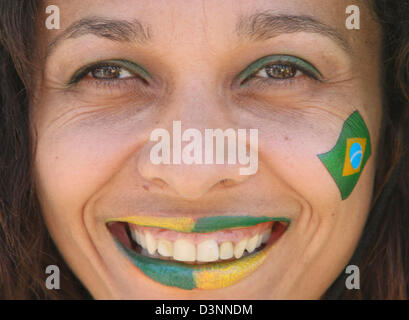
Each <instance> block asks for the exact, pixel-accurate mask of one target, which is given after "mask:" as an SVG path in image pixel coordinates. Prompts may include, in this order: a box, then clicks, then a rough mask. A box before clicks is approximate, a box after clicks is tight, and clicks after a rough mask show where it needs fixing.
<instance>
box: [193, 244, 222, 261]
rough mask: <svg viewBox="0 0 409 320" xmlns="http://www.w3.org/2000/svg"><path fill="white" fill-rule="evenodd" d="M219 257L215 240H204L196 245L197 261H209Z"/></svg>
mask: <svg viewBox="0 0 409 320" xmlns="http://www.w3.org/2000/svg"><path fill="white" fill-rule="evenodd" d="M218 259H219V246H218V245H217V242H216V241H215V240H206V241H203V242H201V243H199V244H198V245H197V261H201V262H211V261H216V260H218Z"/></svg>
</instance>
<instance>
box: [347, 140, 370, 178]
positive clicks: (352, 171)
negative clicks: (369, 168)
mask: <svg viewBox="0 0 409 320" xmlns="http://www.w3.org/2000/svg"><path fill="white" fill-rule="evenodd" d="M354 143H359V144H360V145H361V147H362V159H363V158H364V154H365V147H366V138H350V139H347V150H346V152H345V161H344V170H343V171H342V176H351V175H353V174H355V173H358V172H359V171H361V166H362V161H361V163H360V164H359V167H358V168H356V169H354V168H353V167H352V165H351V161H350V154H349V152H350V150H351V146H352V145H353V144H354Z"/></svg>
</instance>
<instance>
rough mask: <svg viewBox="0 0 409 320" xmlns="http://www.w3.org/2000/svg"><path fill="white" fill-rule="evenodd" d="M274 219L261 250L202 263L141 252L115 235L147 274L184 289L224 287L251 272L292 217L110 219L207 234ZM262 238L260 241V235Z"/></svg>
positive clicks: (154, 278) (134, 261)
mask: <svg viewBox="0 0 409 320" xmlns="http://www.w3.org/2000/svg"><path fill="white" fill-rule="evenodd" d="M271 221H273V222H275V224H273V228H272V230H271V232H272V233H271V236H270V238H269V239H268V240H267V241H266V242H265V244H264V245H262V246H260V249H259V251H257V250H256V251H254V252H252V253H250V254H248V255H247V256H245V257H241V258H238V259H236V260H229V261H227V260H226V261H218V262H210V263H201V264H191V263H184V262H179V261H174V260H168V259H166V260H164V259H159V258H155V257H150V256H147V255H146V254H142V253H141V251H139V250H140V248H139V249H136V248H134V250H132V249H131V248H130V247H127V246H126V245H124V244H122V243H121V242H120V241H119V240H118V239H117V238H116V236H114V240H115V243H116V245H117V246H118V248H119V250H120V251H121V252H122V253H123V254H124V255H125V256H126V257H128V259H129V260H130V261H131V262H132V263H133V264H134V265H135V266H136V267H137V268H138V269H139V270H141V271H142V272H143V273H144V274H145V275H146V276H148V277H149V278H151V279H152V280H154V281H156V282H159V283H161V284H163V285H166V286H171V287H177V288H180V289H185V290H192V289H206V290H208V289H218V288H224V287H227V286H230V285H232V284H234V283H236V282H238V281H240V280H241V279H243V278H244V277H247V276H248V275H250V274H251V273H252V272H254V271H255V270H256V269H257V268H258V267H259V266H260V265H261V264H262V263H263V262H264V260H265V258H266V257H267V254H268V252H269V251H270V250H271V248H272V247H273V245H274V244H275V241H277V239H279V238H280V237H281V235H282V234H283V233H284V232H285V231H286V229H287V226H288V225H289V224H290V219H288V218H284V217H266V216H261V217H253V216H213V217H201V218H197V219H193V218H189V217H148V216H130V217H124V218H115V219H110V220H109V222H127V223H132V224H137V225H140V226H145V227H146V226H149V227H159V228H167V229H171V230H174V231H182V232H186V233H206V232H213V231H216V230H223V229H228V230H229V229H230V230H231V229H234V228H245V227H251V226H255V225H257V224H260V223H264V222H271ZM278 221H281V222H278ZM286 224H287V225H286ZM259 241H261V238H260V240H259ZM247 250H248V249H247ZM253 250H254V249H253ZM232 258H233V257H232ZM233 259H234V258H233Z"/></svg>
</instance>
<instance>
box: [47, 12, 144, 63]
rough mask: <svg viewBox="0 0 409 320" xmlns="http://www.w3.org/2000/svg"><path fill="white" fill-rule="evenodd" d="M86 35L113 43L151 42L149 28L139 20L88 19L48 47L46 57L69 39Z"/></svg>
mask: <svg viewBox="0 0 409 320" xmlns="http://www.w3.org/2000/svg"><path fill="white" fill-rule="evenodd" d="M86 34H93V35H95V36H97V37H101V38H106V39H109V40H113V41H126V42H139V43H141V44H143V43H146V42H148V41H150V40H151V36H150V34H149V28H148V26H146V25H144V24H143V23H141V22H140V21H138V20H136V19H135V20H132V21H129V20H117V19H110V18H105V17H97V16H93V17H87V18H83V19H80V20H78V21H76V22H74V23H73V24H71V25H70V26H69V27H68V28H67V29H65V30H64V31H63V32H62V33H61V34H60V35H58V36H57V37H56V38H55V39H54V40H53V41H52V42H50V44H49V45H48V46H47V50H46V56H49V55H50V54H51V52H52V51H53V50H54V49H55V48H56V47H57V46H58V44H59V43H60V42H61V41H63V40H67V39H74V38H78V37H80V36H83V35H86Z"/></svg>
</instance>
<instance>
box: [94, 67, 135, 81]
mask: <svg viewBox="0 0 409 320" xmlns="http://www.w3.org/2000/svg"><path fill="white" fill-rule="evenodd" d="M86 76H89V77H93V78H95V79H99V80H111V79H125V78H131V77H134V76H135V75H133V74H132V72H130V71H129V70H127V69H125V68H123V67H120V66H114V65H104V66H99V67H95V68H94V69H92V70H91V71H90V72H88V74H87V75H86Z"/></svg>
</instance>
